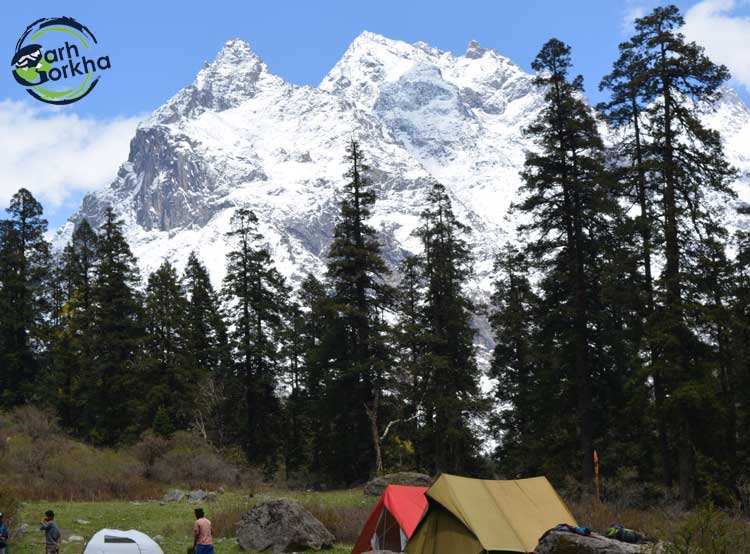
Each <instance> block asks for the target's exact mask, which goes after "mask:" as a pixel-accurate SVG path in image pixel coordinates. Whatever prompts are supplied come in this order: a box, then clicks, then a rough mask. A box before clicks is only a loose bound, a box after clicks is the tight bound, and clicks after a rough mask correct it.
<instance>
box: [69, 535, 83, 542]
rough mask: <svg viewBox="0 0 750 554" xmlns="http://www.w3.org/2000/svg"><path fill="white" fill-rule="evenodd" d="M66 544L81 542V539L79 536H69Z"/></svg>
mask: <svg viewBox="0 0 750 554" xmlns="http://www.w3.org/2000/svg"><path fill="white" fill-rule="evenodd" d="M68 542H83V537H82V536H81V535H70V536H69V537H68Z"/></svg>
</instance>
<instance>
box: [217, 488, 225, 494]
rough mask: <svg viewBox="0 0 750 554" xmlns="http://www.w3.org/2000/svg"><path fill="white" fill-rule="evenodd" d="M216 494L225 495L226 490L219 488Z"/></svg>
mask: <svg viewBox="0 0 750 554" xmlns="http://www.w3.org/2000/svg"><path fill="white" fill-rule="evenodd" d="M216 492H217V493H219V494H224V493H225V492H226V491H225V490H224V487H219V488H218V489H216Z"/></svg>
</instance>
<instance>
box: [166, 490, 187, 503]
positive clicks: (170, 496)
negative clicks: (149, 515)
mask: <svg viewBox="0 0 750 554" xmlns="http://www.w3.org/2000/svg"><path fill="white" fill-rule="evenodd" d="M183 498H185V491H183V490H182V489H172V490H170V491H167V494H165V495H164V498H162V501H163V502H179V501H180V500H182V499H183Z"/></svg>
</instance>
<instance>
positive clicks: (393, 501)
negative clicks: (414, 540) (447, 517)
mask: <svg viewBox="0 0 750 554" xmlns="http://www.w3.org/2000/svg"><path fill="white" fill-rule="evenodd" d="M426 492H427V487H406V486H403V485H388V486H387V487H386V488H385V491H383V495H382V496H381V497H380V498H379V499H378V503H377V504H375V508H374V509H373V510H372V513H371V514H370V517H368V518H367V522H366V523H365V526H364V528H363V529H362V533H360V535H359V538H358V539H357V543H356V544H355V545H354V549H352V554H361V553H362V552H367V551H368V550H372V546H371V544H370V541H371V539H372V534H373V533H374V532H375V526H376V525H377V524H378V520H379V519H380V514H381V513H382V511H383V508H384V507H385V508H387V509H388V511H389V512H390V513H391V515H392V516H393V518H394V519H395V520H396V521H397V522H398V524H399V526H400V527H401V529H402V530H403V531H404V534H405V535H406V537H407V538H411V535H412V533H414V529H416V528H417V524H418V523H419V520H420V519H422V514H424V511H425V509H426V508H427V497H426V496H425V495H424V493H426Z"/></svg>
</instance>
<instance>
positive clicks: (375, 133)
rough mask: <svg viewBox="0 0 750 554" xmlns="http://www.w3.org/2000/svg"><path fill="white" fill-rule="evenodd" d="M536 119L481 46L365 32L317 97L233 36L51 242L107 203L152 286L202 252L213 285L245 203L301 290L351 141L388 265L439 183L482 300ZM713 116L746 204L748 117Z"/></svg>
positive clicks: (408, 247) (725, 103) (728, 102)
mask: <svg viewBox="0 0 750 554" xmlns="http://www.w3.org/2000/svg"><path fill="white" fill-rule="evenodd" d="M541 107H542V97H541V95H540V94H539V92H538V91H536V90H535V88H534V86H533V84H532V77H531V76H530V75H528V74H526V73H525V72H524V71H523V70H522V69H520V68H519V67H518V66H516V65H515V64H513V63H512V62H511V61H510V60H508V59H507V58H505V57H503V56H501V55H500V54H498V53H497V52H496V51H494V50H492V49H488V48H483V47H481V46H480V45H479V44H477V43H476V42H471V43H470V44H469V46H468V48H467V50H466V52H465V53H464V54H463V55H461V56H454V55H453V54H451V53H449V52H443V51H440V50H438V49H436V48H433V47H431V46H429V45H427V44H424V43H416V44H407V43H405V42H401V41H396V40H390V39H387V38H385V37H382V36H380V35H376V34H373V33H368V32H364V33H362V34H361V35H360V36H359V37H357V39H355V40H354V42H353V43H352V44H351V45H350V47H349V48H348V50H347V51H346V53H345V54H344V55H343V57H342V58H341V60H340V61H339V62H338V63H337V64H336V65H335V66H334V67H333V68H332V69H331V71H330V73H329V74H328V75H327V76H326V77H325V78H324V79H323V81H322V83H321V84H320V86H319V87H317V88H314V87H300V86H296V85H293V84H290V83H287V82H285V81H284V80H282V79H281V78H279V77H277V76H275V75H273V74H271V73H270V72H269V70H268V68H267V67H266V65H265V64H264V63H263V61H262V60H260V58H258V56H257V55H255V54H254V53H253V52H252V50H251V48H250V46H249V45H248V44H247V43H245V42H243V41H241V40H230V41H228V42H227V43H226V44H225V46H224V48H223V49H222V50H221V52H219V54H218V55H217V57H216V59H215V60H214V61H213V62H211V63H210V64H207V65H206V66H205V67H204V68H203V69H201V71H200V72H199V73H198V75H197V77H196V79H195V81H194V82H193V83H192V84H190V85H188V86H186V87H185V88H184V89H182V90H181V91H179V92H178V93H177V94H175V96H174V97H172V98H171V99H170V100H169V101H167V102H166V103H165V104H164V105H163V106H161V107H160V108H158V109H157V110H156V111H155V112H154V113H153V114H152V115H151V116H150V117H149V118H148V119H146V120H145V121H144V122H142V123H141V125H140V126H139V127H138V130H137V131H136V134H135V137H134V138H133V140H132V142H131V148H130V155H129V157H128V160H127V161H126V162H125V163H123V165H122V167H121V168H120V171H119V173H118V175H117V178H116V179H115V180H114V182H112V183H111V184H110V185H108V186H107V187H104V188H102V189H101V190H99V191H97V192H94V193H92V194H89V195H87V196H86V197H85V198H84V200H83V202H82V205H81V207H80V209H79V210H78V212H77V213H76V214H75V215H74V216H73V217H72V218H71V221H69V222H68V223H67V224H66V225H65V226H63V227H62V228H61V229H60V231H59V232H58V235H57V239H56V243H57V246H61V245H62V244H64V242H65V241H67V240H68V238H69V237H70V233H71V232H72V229H73V226H74V224H75V223H76V222H78V221H80V220H81V219H82V218H87V219H89V220H90V222H91V223H92V224H94V225H98V224H100V223H101V221H102V218H103V214H104V210H105V209H106V207H108V206H112V207H113V208H114V209H115V211H116V212H117V213H118V215H119V216H120V217H121V218H122V219H123V220H124V221H125V223H126V233H127V238H128V240H129V242H130V244H131V247H132V249H133V252H134V253H135V255H136V256H137V257H138V259H139V263H140V266H141V269H142V271H143V272H144V274H146V273H147V272H150V271H153V270H154V269H155V268H156V267H158V265H159V264H160V263H161V262H162V261H163V260H164V259H165V258H167V259H171V260H172V261H173V262H175V263H176V264H177V265H178V266H180V267H182V265H183V264H184V263H185V261H186V260H187V256H188V254H189V253H190V251H191V250H195V251H196V252H197V254H198V255H199V256H200V257H201V258H202V260H203V261H204V262H205V263H206V265H207V266H208V268H209V271H210V273H211V277H212V280H213V281H214V284H216V285H219V284H220V282H221V279H222V278H223V276H224V273H225V255H226V252H227V250H228V245H227V242H226V239H225V233H226V232H227V231H228V230H229V228H230V220H231V217H232V214H233V213H234V211H235V209H236V208H238V207H248V208H250V209H252V210H253V211H254V212H255V213H256V215H257V216H258V219H259V222H260V231H261V232H262V233H263V235H264V236H265V239H266V240H267V242H268V245H269V247H270V249H271V252H272V254H273V257H274V261H275V263H276V265H277V267H278V268H279V270H280V271H281V272H282V273H283V274H284V275H285V276H286V277H288V278H290V279H291V281H292V282H293V283H295V284H298V283H299V281H300V280H301V279H302V278H303V277H304V275H305V274H306V273H307V272H313V273H317V274H319V275H320V273H321V272H322V270H323V267H324V263H325V259H324V256H325V252H326V250H327V247H328V245H329V243H330V240H331V235H332V230H333V225H334V222H335V217H336V214H337V212H338V195H337V193H338V190H339V189H340V187H341V184H342V182H343V177H342V175H343V173H344V172H345V170H346V167H345V163H344V159H343V157H344V152H345V148H346V144H347V142H348V141H349V140H350V139H351V138H356V139H358V140H360V141H361V143H362V146H363V148H364V150H365V152H366V153H367V156H368V162H369V165H370V166H371V168H372V170H373V171H372V178H373V182H374V183H375V187H376V191H377V194H378V202H377V204H376V206H375V209H374V212H373V218H372V223H373V225H374V226H375V227H376V229H378V231H379V233H380V237H381V240H382V242H383V244H384V254H385V257H386V259H387V261H388V262H389V263H390V264H391V265H395V264H397V263H398V261H399V260H400V259H402V258H403V257H404V256H405V255H406V254H407V253H409V252H415V251H417V250H418V249H419V244H418V241H417V240H416V239H415V238H414V237H413V236H412V231H413V230H414V229H415V228H416V226H417V225H418V222H419V214H420V212H421V211H422V209H423V207H424V198H425V194H426V192H427V190H428V189H429V187H430V185H431V184H432V183H434V182H435V181H439V182H441V183H443V184H444V185H445V186H446V188H447V190H448V192H449V194H450V195H451V197H452V198H453V202H454V207H455V209H456V213H457V215H458V216H459V218H460V219H461V220H463V221H464V222H466V223H467V224H468V225H469V226H470V227H471V228H472V233H471V236H470V237H469V241H470V244H471V246H472V249H473V252H474V254H475V257H476V264H475V272H476V273H475V276H474V278H473V281H472V284H471V286H472V291H473V294H474V295H475V296H476V297H477V298H478V299H484V298H486V297H487V294H488V292H489V290H490V286H491V279H492V260H493V257H494V255H495V253H496V252H497V250H498V249H499V247H500V245H501V243H502V242H503V241H505V240H509V239H510V240H512V239H513V234H512V233H513V230H514V228H515V222H514V221H513V218H512V217H508V208H509V206H510V204H511V202H512V201H513V200H514V198H515V197H516V192H517V189H518V187H519V184H520V177H519V171H520V169H521V168H522V166H523V161H524V152H525V151H526V150H527V149H529V148H531V143H530V142H529V140H528V139H527V138H525V137H524V136H523V133H522V130H523V128H524V127H526V126H527V125H528V124H529V123H530V122H531V121H532V120H533V119H534V118H535V117H536V115H537V113H538V112H539V110H540V109H541ZM705 118H706V121H707V122H708V124H709V125H711V126H713V127H715V128H718V129H720V130H721V131H722V133H723V136H724V140H725V142H726V144H727V152H728V155H729V156H730V160H731V161H732V162H733V163H734V164H735V165H736V166H737V167H738V168H739V169H740V171H741V178H740V181H739V182H738V190H739V191H740V194H741V196H742V197H743V198H744V199H745V200H747V199H748V196H749V195H748V187H747V183H748V181H750V111H749V110H748V108H747V106H745V105H744V103H743V102H742V101H741V100H740V99H739V97H737V96H736V94H735V93H734V92H733V91H730V90H727V91H725V93H724V96H723V99H722V101H721V102H720V103H719V105H718V108H717V109H716V110H714V111H710V112H706V114H705ZM743 183H744V184H743ZM485 331H486V329H485Z"/></svg>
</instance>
